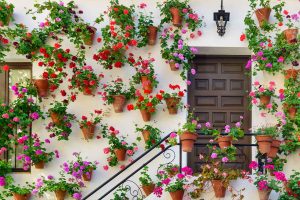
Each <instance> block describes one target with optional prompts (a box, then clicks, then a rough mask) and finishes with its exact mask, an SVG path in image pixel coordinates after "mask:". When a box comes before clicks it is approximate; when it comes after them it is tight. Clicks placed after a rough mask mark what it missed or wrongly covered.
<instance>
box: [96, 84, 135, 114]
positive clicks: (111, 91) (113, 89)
mask: <svg viewBox="0 0 300 200" xmlns="http://www.w3.org/2000/svg"><path fill="white" fill-rule="evenodd" d="M103 89H104V92H101V95H102V97H103V98H102V99H103V100H104V101H105V102H106V103H107V104H113V107H114V111H115V113H121V112H123V108H124V106H125V104H126V101H127V100H129V99H131V98H132V97H133V96H134V92H135V89H134V87H133V86H132V85H131V86H130V87H129V88H126V86H125V84H124V82H123V80H122V79H121V78H117V79H116V80H114V81H112V82H111V83H110V84H103Z"/></svg>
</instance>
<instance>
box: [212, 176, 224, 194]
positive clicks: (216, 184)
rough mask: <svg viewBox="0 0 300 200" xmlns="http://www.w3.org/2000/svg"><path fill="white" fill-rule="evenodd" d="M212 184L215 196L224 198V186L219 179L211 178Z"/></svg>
mask: <svg viewBox="0 0 300 200" xmlns="http://www.w3.org/2000/svg"><path fill="white" fill-rule="evenodd" d="M211 183H212V186H213V188H214V192H215V197H216V198H224V197H225V195H226V189H227V188H226V187H225V186H224V183H223V182H222V181H221V180H212V181H211Z"/></svg>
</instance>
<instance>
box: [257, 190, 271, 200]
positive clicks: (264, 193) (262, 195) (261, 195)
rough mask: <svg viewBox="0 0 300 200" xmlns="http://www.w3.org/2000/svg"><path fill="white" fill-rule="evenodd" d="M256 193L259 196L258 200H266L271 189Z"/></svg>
mask: <svg viewBox="0 0 300 200" xmlns="http://www.w3.org/2000/svg"><path fill="white" fill-rule="evenodd" d="M257 191H258V196H259V200H268V199H269V196H270V193H271V191H272V190H271V189H267V190H259V189H258V190H257Z"/></svg>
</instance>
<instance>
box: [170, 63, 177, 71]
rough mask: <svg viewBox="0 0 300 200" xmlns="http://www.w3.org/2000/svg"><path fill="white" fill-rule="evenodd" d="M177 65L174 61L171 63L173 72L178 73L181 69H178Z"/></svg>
mask: <svg viewBox="0 0 300 200" xmlns="http://www.w3.org/2000/svg"><path fill="white" fill-rule="evenodd" d="M175 64H176V63H175V62H174V61H170V62H169V65H170V68H171V70H172V71H178V70H179V68H177V67H176V65H175Z"/></svg>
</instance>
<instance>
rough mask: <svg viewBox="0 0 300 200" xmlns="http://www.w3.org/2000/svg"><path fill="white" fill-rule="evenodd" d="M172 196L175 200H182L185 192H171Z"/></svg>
mask: <svg viewBox="0 0 300 200" xmlns="http://www.w3.org/2000/svg"><path fill="white" fill-rule="evenodd" d="M170 195H171V197H172V199H173V200H182V199H183V195H184V191H183V190H178V191H176V192H170Z"/></svg>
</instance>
